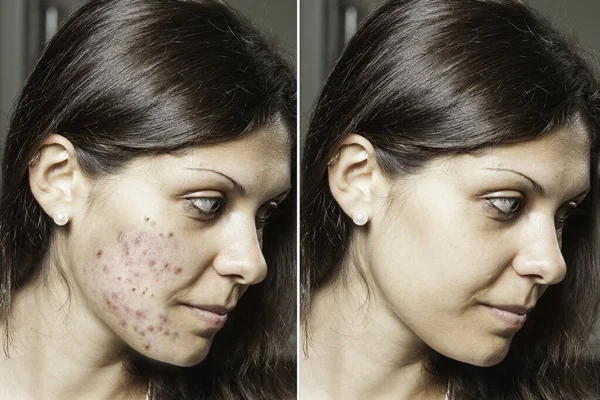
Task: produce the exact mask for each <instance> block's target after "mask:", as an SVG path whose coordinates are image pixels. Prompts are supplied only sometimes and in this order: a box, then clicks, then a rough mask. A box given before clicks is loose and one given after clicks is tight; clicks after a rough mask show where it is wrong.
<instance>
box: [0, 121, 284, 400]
mask: <svg viewBox="0 0 600 400" xmlns="http://www.w3.org/2000/svg"><path fill="white" fill-rule="evenodd" d="M291 140H292V139H291V138H290V135H289V134H288V133H287V132H286V130H285V129H284V128H283V127H282V126H280V125H276V126H274V127H272V128H263V129H259V130H257V131H255V132H253V133H251V134H248V135H246V136H244V137H242V138H240V139H236V140H231V141H227V142H222V143H217V144H211V145H203V146H199V147H197V148H192V149H189V150H187V151H185V152H184V153H181V154H169V155H156V156H152V157H140V158H138V159H135V160H134V161H133V162H131V163H130V164H128V165H127V166H126V167H125V168H124V169H123V170H122V171H119V172H118V173H116V174H113V175H108V176H105V177H101V178H96V179H93V180H91V179H88V178H86V177H85V176H84V174H82V173H81V171H80V169H79V167H78V166H77V164H76V162H74V152H73V149H72V146H70V143H69V142H68V141H66V139H64V138H62V137H60V136H58V135H53V136H51V138H50V142H49V143H47V145H46V146H44V147H43V148H42V152H41V156H40V158H39V161H37V162H36V164H35V165H34V166H33V167H32V168H31V170H30V181H31V185H32V191H33V193H34V196H35V197H36V199H37V200H38V201H39V203H40V205H41V206H42V208H44V210H45V211H46V212H47V213H48V214H49V215H50V216H52V215H53V213H54V212H56V211H57V210H64V211H66V212H67V214H68V215H69V217H70V221H69V223H68V224H67V225H66V226H65V227H63V228H61V227H58V228H56V229H57V235H56V238H55V241H54V243H53V246H52V250H51V251H50V252H49V253H48V257H47V259H46V260H45V265H44V269H45V271H47V274H48V276H49V279H48V282H47V283H43V282H42V281H41V280H40V281H35V282H34V283H32V284H31V285H29V286H28V287H27V288H25V289H24V290H22V291H20V292H19V293H18V295H17V296H16V298H15V305H14V315H13V319H14V321H15V322H14V324H13V327H14V332H15V334H14V335H13V337H14V338H15V349H16V351H15V353H14V355H18V357H13V358H10V359H8V360H5V359H4V355H2V356H0V357H2V358H0V371H1V373H0V375H2V376H4V377H5V378H6V379H2V378H0V394H2V393H3V392H2V390H5V391H6V390H8V392H5V393H10V394H15V393H17V397H12V398H23V399H29V398H36V397H35V395H34V393H37V389H39V388H42V387H43V388H46V389H45V390H46V396H47V397H44V398H48V399H57V398H61V399H75V398H82V397H77V396H85V397H84V398H87V399H105V398H115V399H117V398H118V399H120V398H129V397H126V396H128V395H131V393H127V391H125V390H124V389H123V385H124V384H128V383H131V382H130V381H128V380H127V379H123V377H122V374H123V371H122V370H123V368H122V362H123V361H124V360H125V359H126V358H127V357H128V356H129V355H130V354H131V353H132V350H134V351H135V352H137V353H139V354H141V355H143V356H145V357H147V358H150V359H152V360H156V361H160V362H163V363H167V364H171V365H175V366H191V365H195V364H198V363H200V362H201V361H202V360H203V359H204V358H205V357H206V355H207V354H208V352H209V350H210V346H211V342H212V340H213V338H214V336H215V335H216V334H218V332H219V330H220V329H221V328H222V326H223V324H224V323H226V319H227V315H226V314H227V311H228V310H231V309H232V308H233V307H235V305H236V304H237V303H238V302H239V301H240V298H241V297H242V295H243V293H244V292H245V290H246V289H247V288H248V286H249V285H253V284H257V283H259V282H261V281H262V280H263V279H264V278H265V276H266V274H267V273H268V272H267V270H268V268H267V265H266V263H265V259H264V257H263V254H262V250H261V247H262V230H263V228H264V224H265V220H266V219H267V218H268V215H269V214H270V213H271V211H272V210H273V209H274V208H276V207H277V205H278V204H279V203H280V202H281V201H283V199H284V198H285V197H286V196H287V193H288V192H289V190H290V182H291V179H290V171H291V160H290V154H291V153H290V150H291V143H292V142H291ZM63 159H64V160H63ZM69 165H71V166H70V167H69ZM267 223H268V222H267ZM58 271H62V274H63V275H64V277H65V278H66V281H65V280H62V279H61V278H60V274H59V272H58ZM67 285H68V292H69V293H70V297H68V295H67V293H68V292H67ZM49 293H51V295H49ZM40 315H42V316H43V317H40ZM48 316H52V317H51V318H47V317H48ZM23 331H29V332H39V333H41V334H39V335H37V334H34V335H33V337H30V338H28V340H29V342H28V343H29V344H31V343H35V344H36V345H34V346H32V347H31V346H25V347H22V346H20V345H22V343H21V341H20V338H21V337H24V336H23V335H21V333H22V332H23ZM38 345H39V346H38ZM30 348H36V350H35V351H36V352H38V353H37V354H33V353H30V352H29V351H28V349H30ZM40 349H43V350H40ZM92 350H93V351H92ZM40 351H41V354H40V353H39V352H40ZM54 354H60V355H61V356H54ZM65 355H67V356H66V357H65ZM40 357H42V358H43V359H44V362H43V363H41V364H40V363H39V362H37V364H38V365H41V366H42V367H37V368H36V366H35V364H36V362H35V361H36V360H37V361H39V360H40ZM83 366H84V367H83ZM50 369H51V370H52V372H50ZM56 371H60V373H59V374H58V375H59V376H58V377H57V376H56ZM50 378H51V379H52V382H47V380H48V379H50ZM10 380H12V381H13V383H12V384H11V383H10V382H9V381H10ZM16 382H18V383H19V385H17V384H16ZM5 383H6V385H5ZM132 384H133V383H132ZM98 386H100V388H98ZM138 386H139V385H138ZM141 386H142V390H139V391H136V392H135V393H136V394H137V395H139V396H142V395H145V390H146V386H147V383H146V385H144V384H143V383H142V384H141ZM73 387H77V388H78V390H77V394H76V395H74V393H73V392H72V388H73ZM1 388H4V389H1ZM11 389H12V390H13V391H11ZM19 395H20V396H21V397H18V396H19ZM111 396H114V397H111ZM134 398H137V397H134ZM142 398H143V397H142Z"/></svg>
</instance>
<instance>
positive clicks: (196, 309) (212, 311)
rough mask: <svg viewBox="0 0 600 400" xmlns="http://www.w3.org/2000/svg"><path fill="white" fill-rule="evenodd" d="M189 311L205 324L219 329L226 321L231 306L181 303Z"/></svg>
mask: <svg viewBox="0 0 600 400" xmlns="http://www.w3.org/2000/svg"><path fill="white" fill-rule="evenodd" d="M183 306H184V307H186V308H187V309H188V310H190V311H191V313H192V314H193V315H194V316H195V317H196V318H197V319H198V320H200V321H201V322H203V323H204V324H205V325H207V326H208V327H210V328H214V329H221V328H222V327H223V325H225V322H226V321H227V316H228V314H229V312H230V311H231V310H232V309H233V307H224V306H218V305H201V306H195V305H190V304H183Z"/></svg>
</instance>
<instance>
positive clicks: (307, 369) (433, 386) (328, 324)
mask: <svg viewBox="0 0 600 400" xmlns="http://www.w3.org/2000/svg"><path fill="white" fill-rule="evenodd" d="M377 297H378V296H377V293H371V295H370V296H368V293H367V292H366V289H365V284H364V282H361V281H360V280H358V279H357V280H355V281H354V284H352V283H349V282H346V283H344V284H342V283H339V282H338V283H333V284H331V285H329V286H326V287H323V288H321V289H320V290H318V291H317V292H316V293H315V294H314V295H313V298H312V302H311V312H310V315H309V318H308V320H307V322H308V329H309V343H307V344H308V346H307V348H306V352H305V353H304V354H302V357H301V360H300V376H301V384H300V393H301V394H302V395H303V396H304V395H308V396H307V398H311V399H312V398H314V399H342V398H343V399H438V398H439V399H440V400H442V399H444V396H445V392H446V382H445V381H444V380H442V379H440V378H439V377H436V376H434V375H432V374H431V373H429V372H428V371H427V366H428V362H429V360H431V357H432V356H433V352H432V351H431V350H430V349H429V347H428V346H427V345H425V344H424V343H423V342H422V341H421V340H420V339H419V338H418V337H417V336H416V335H415V334H414V333H413V332H412V331H411V330H410V329H409V328H408V327H407V326H405V325H404V324H403V323H402V322H401V321H400V319H399V318H398V317H397V316H395V315H392V314H391V312H390V311H388V309H387V307H386V306H385V304H382V303H380V302H379V301H378V299H377Z"/></svg>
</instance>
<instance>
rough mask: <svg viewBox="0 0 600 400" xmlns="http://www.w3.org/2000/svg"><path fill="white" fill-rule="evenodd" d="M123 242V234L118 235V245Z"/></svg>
mask: <svg viewBox="0 0 600 400" xmlns="http://www.w3.org/2000/svg"><path fill="white" fill-rule="evenodd" d="M123 240H125V234H124V233H123V232H121V233H119V243H123Z"/></svg>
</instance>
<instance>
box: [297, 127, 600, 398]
mask: <svg viewBox="0 0 600 400" xmlns="http://www.w3.org/2000/svg"><path fill="white" fill-rule="evenodd" d="M346 144H347V146H344V147H342V149H341V153H340V158H339V160H338V162H336V164H334V165H333V166H332V167H331V168H330V170H329V179H330V186H331V190H332V193H333V195H334V197H335V198H336V200H337V201H338V202H339V203H340V205H341V207H342V208H343V209H344V211H345V212H346V213H347V214H348V215H352V212H354V211H356V210H361V211H365V212H367V214H368V215H369V217H370V221H369V222H368V223H367V225H365V226H364V227H360V228H359V227H355V229H354V232H353V233H354V235H353V246H352V250H351V252H350V253H349V255H348V260H347V261H348V262H347V264H348V265H346V266H345V268H346V269H347V271H349V272H350V273H349V277H348V279H346V280H345V281H342V280H339V281H338V282H337V283H335V284H333V285H330V286H329V287H326V288H324V289H322V290H319V291H317V293H316V295H315V297H314V303H313V310H312V311H313V313H312V315H311V320H310V324H311V328H312V329H313V331H312V333H313V336H312V338H311V339H312V341H311V343H310V350H309V353H308V358H304V359H303V360H302V362H301V377H302V379H301V381H302V382H301V392H302V393H305V394H306V395H309V394H310V395H309V396H308V397H310V398H314V399H328V398H345V399H361V398H370V399H388V398H410V399H426V398H434V399H435V398H440V399H443V397H444V392H445V387H446V383H445V382H439V381H437V382H436V381H435V380H434V379H432V377H431V376H430V375H429V374H428V373H427V372H425V371H424V369H423V365H424V362H425V360H426V359H427V358H428V357H430V356H431V354H432V351H431V350H432V349H433V350H435V351H436V352H438V353H441V354H444V355H445V356H448V357H450V358H453V359H456V360H459V361H462V362H465V363H469V364H473V365H477V366H491V365H494V364H497V363H499V362H500V361H502V360H503V359H504V358H505V356H506V354H507V352H508V350H509V346H510V344H511V340H512V338H513V336H514V334H515V333H516V332H517V331H518V330H519V328H520V325H519V323H516V324H515V323H514V320H515V319H518V318H521V319H522V317H518V318H517V316H515V315H514V314H512V315H509V317H510V318H509V321H508V322H507V321H506V320H503V319H502V318H499V317H498V309H494V308H492V307H490V306H496V307H501V306H502V307H505V306H508V305H513V306H514V305H522V306H524V307H533V306H534V305H535V304H536V303H537V301H538V299H539V298H540V296H542V295H543V293H544V291H545V290H546V289H547V287H548V286H549V285H553V284H557V283H559V282H560V281H561V280H562V279H563V278H564V276H565V274H566V273H567V266H566V265H565V261H564V259H563V257H562V254H561V251H560V245H561V233H562V227H563V223H564V219H565V218H567V216H568V214H569V212H570V210H571V209H572V207H573V206H574V205H576V204H578V203H580V202H581V201H582V200H583V198H584V197H585V195H586V191H587V190H588V188H589V185H590V177H589V170H590V157H589V154H590V143H589V139H588V135H587V133H586V132H585V130H584V129H582V128H581V127H580V126H576V127H575V128H572V129H566V128H564V129H558V130H555V131H553V132H551V133H550V134H547V135H545V136H543V137H541V138H539V139H536V140H532V141H528V142H524V143H519V144H515V145H505V146H500V147H497V148H494V149H489V150H488V151H485V152H484V153H482V154H479V155H460V156H455V157H451V158H450V157H446V158H442V159H438V160H435V161H433V162H431V163H429V164H427V165H426V167H425V168H424V169H423V170H422V171H420V172H419V173H417V174H415V175H412V176H409V177H404V178H400V179H397V180H395V181H394V182H391V183H389V181H388V180H387V179H386V178H384V177H383V176H382V174H381V172H380V171H379V170H378V167H377V166H376V163H374V162H373V158H372V157H373V148H372V146H370V143H369V142H368V141H366V140H365V139H364V138H362V137H360V136H357V135H351V136H350V138H349V139H348V141H347V143H346ZM511 171H512V172H511ZM532 181H534V182H536V184H537V185H539V186H540V187H541V188H542V189H543V191H541V190H540V188H539V187H536V184H534V183H533V182H532ZM359 270H360V271H361V272H362V273H363V274H364V276H365V277H366V280H367V284H368V287H369V289H370V294H371V296H370V298H369V300H366V290H365V284H364V282H363V281H362V280H361V279H360V278H359V276H358V274H357V273H356V271H359ZM511 318H512V321H513V323H511ZM359 366H360V367H359ZM311 396H312V397H311Z"/></svg>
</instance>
